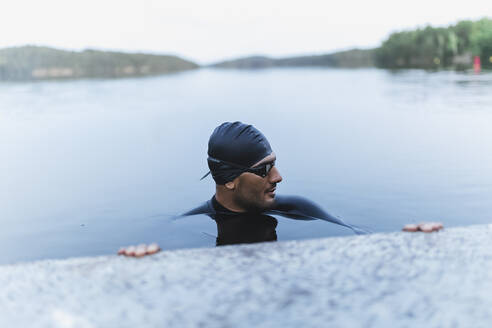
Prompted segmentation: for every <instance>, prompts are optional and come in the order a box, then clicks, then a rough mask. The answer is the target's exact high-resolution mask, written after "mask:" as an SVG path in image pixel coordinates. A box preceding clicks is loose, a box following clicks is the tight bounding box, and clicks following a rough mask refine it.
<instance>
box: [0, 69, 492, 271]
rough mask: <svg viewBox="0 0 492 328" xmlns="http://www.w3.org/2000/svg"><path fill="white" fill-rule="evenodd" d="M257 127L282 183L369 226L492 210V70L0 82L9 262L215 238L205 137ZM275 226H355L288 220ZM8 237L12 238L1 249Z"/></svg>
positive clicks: (313, 231)
mask: <svg viewBox="0 0 492 328" xmlns="http://www.w3.org/2000/svg"><path fill="white" fill-rule="evenodd" d="M232 120H241V121H244V122H249V123H252V124H254V125H255V126H256V127H258V128H259V129H260V130H261V131H263V132H264V134H265V135H266V136H267V137H268V138H269V140H270V143H271V145H272V147H273V149H274V151H275V152H276V153H277V157H278V161H277V166H278V168H279V170H280V172H281V173H282V175H283V177H284V181H283V182H282V183H281V184H279V186H278V190H277V193H278V194H296V195H303V196H306V197H308V198H310V199H312V200H314V201H316V202H317V203H319V204H321V205H322V206H323V207H324V208H325V209H326V210H327V211H328V212H330V213H332V214H334V215H337V216H339V217H341V218H343V219H344V220H346V221H347V222H350V223H353V224H356V225H360V226H364V227H368V228H370V229H371V230H372V231H376V232H379V231H395V230H399V229H401V227H402V225H403V224H405V223H410V222H419V221H428V220H439V221H442V222H444V224H445V226H448V227H450V226H457V225H469V224H480V223H491V222H492V202H491V201H490V200H491V199H492V170H491V168H492V152H491V151H490V147H491V144H492V129H491V128H490V127H491V126H492V74H480V75H474V74H467V73H454V72H439V73H426V72H422V71H404V72H399V73H391V72H388V71H383V70H375V69H369V70H333V69H277V70H261V71H232V70H231V71H225V70H199V71H195V72H187V73H183V74H176V75H169V76H164V77H156V78H145V79H126V80H84V81H72V82H42V83H16V84H14V83H12V84H9V83H3V84H0V159H1V160H0V181H1V184H0V223H1V227H2V228H1V230H0V247H2V249H3V250H4V251H3V252H1V254H0V263H13V262H19V261H26V260H35V259H43V258H64V257H69V256H89V255H99V254H112V253H114V252H115V251H116V250H117V249H118V248H119V247H120V246H122V245H130V244H137V243H142V242H152V241H156V242H158V243H159V244H160V245H161V246H162V247H163V248H165V249H175V248H185V247H203V246H214V245H215V237H214V236H216V234H217V232H216V225H215V223H214V221H212V220H211V219H209V218H208V217H206V216H201V215H200V216H196V217H189V218H185V219H181V220H174V221H173V220H171V217H172V216H173V215H176V214H178V213H181V212H183V211H185V210H187V209H189V208H191V207H194V206H195V205H198V204H200V203H201V202H203V201H205V200H207V199H209V198H210V197H211V196H212V195H213V192H214V184H213V180H212V179H211V178H208V179H206V180H204V181H199V178H200V177H201V176H202V175H203V174H204V173H205V172H206V171H207V165H206V148H207V141H208V137H209V135H210V133H211V132H212V130H213V129H214V128H215V126H217V125H218V124H219V123H221V122H223V121H232ZM278 220H279V224H278V227H277V235H278V238H279V240H288V239H304V238H316V237H326V236H334V235H349V234H351V232H350V231H348V230H347V229H345V228H341V227H338V226H335V225H333V224H330V223H326V222H321V221H311V222H301V221H293V220H288V219H283V218H278ZM5 250H6V251H5Z"/></svg>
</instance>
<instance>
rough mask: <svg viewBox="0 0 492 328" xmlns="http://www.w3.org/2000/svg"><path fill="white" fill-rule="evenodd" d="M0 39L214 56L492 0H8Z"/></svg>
mask: <svg viewBox="0 0 492 328" xmlns="http://www.w3.org/2000/svg"><path fill="white" fill-rule="evenodd" d="M0 4H1V5H0V47H7V46H19V45H25V44H37V45H46V46H53V47H58V48H65V49H77V50H78V49H83V48H87V47H90V48H97V49H111V50H123V51H144V52H153V53H165V54H176V55H180V56H182V57H185V58H188V59H191V60H194V61H197V62H199V63H209V62H213V61H217V60H222V59H228V58H233V57H238V56H245V55H251V54H264V55H271V56H286V55H295V54H317V53H326V52H331V51H334V50H341V49H348V48H352V47H362V48H366V47H374V46H377V45H379V44H380V43H381V42H382V41H383V40H384V39H385V38H386V37H387V36H388V35H389V34H390V33H391V32H393V31H396V30H401V29H409V28H415V27H419V26H425V25H426V24H432V25H436V26H446V25H449V24H454V23H456V22H457V21H458V20H462V19H479V18H482V17H491V18H492V1H491V0H466V1H455V0H449V1H444V0H411V1H401V0H400V1H398V0H373V1H367V0H365V1H355V0H341V1H329V0H302V1H300V0H297V1H290V0H248V1H244V0H243V1H231V0H201V1H200V0H173V1H168V0H77V1H73V0H43V1H36V0H30V1H28V0H15V1H8V0H3V1H2V3H0Z"/></svg>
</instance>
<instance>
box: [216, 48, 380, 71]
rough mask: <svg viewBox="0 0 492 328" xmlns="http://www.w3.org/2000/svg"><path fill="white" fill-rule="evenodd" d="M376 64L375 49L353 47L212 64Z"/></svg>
mask: <svg viewBox="0 0 492 328" xmlns="http://www.w3.org/2000/svg"><path fill="white" fill-rule="evenodd" d="M374 65H375V61H374V50H373V49H367V50H362V49H352V50H347V51H340V52H335V53H332V54H325V55H315V56H299V57H286V58H271V57H264V56H251V57H244V58H239V59H235V60H229V61H223V62H219V63H215V64H213V65H211V66H212V67H220V68H244V69H249V68H268V67H296V66H298V67H306V66H328V67H371V66H374Z"/></svg>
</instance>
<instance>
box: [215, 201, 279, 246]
mask: <svg viewBox="0 0 492 328" xmlns="http://www.w3.org/2000/svg"><path fill="white" fill-rule="evenodd" d="M211 203H212V206H213V208H214V210H215V212H216V213H214V214H211V215H210V216H211V217H212V218H213V219H214V220H215V222H216V223H217V239H216V245H217V246H222V245H232V244H246V243H259V242H264V241H276V240H277V232H276V230H275V228H276V227H277V223H278V221H277V219H275V218H274V217H271V216H269V215H264V214H261V213H238V212H233V211H230V210H228V209H227V208H225V207H224V206H222V205H221V204H220V203H219V202H218V201H217V200H216V199H215V196H214V197H212V199H211Z"/></svg>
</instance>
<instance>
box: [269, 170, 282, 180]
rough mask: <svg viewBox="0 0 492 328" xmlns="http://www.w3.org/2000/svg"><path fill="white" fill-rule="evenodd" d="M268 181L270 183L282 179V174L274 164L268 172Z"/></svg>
mask: <svg viewBox="0 0 492 328" xmlns="http://www.w3.org/2000/svg"><path fill="white" fill-rule="evenodd" d="M268 181H269V182H270V183H279V182H280V181H282V176H281V175H280V172H279V171H278V169H277V168H276V167H275V166H274V167H272V169H271V170H270V172H268Z"/></svg>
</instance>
